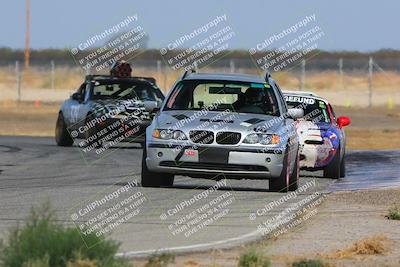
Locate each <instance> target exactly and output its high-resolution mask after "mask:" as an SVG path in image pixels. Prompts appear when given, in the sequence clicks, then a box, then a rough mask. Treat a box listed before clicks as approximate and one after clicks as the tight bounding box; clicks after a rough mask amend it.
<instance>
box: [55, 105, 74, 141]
mask: <svg viewBox="0 0 400 267" xmlns="http://www.w3.org/2000/svg"><path fill="white" fill-rule="evenodd" d="M55 139H56V143H57V145H58V146H72V144H73V143H74V139H72V137H71V135H70V134H69V132H68V129H67V125H66V123H65V120H64V116H63V115H62V113H61V112H60V113H59V114H58V118H57V123H56V132H55Z"/></svg>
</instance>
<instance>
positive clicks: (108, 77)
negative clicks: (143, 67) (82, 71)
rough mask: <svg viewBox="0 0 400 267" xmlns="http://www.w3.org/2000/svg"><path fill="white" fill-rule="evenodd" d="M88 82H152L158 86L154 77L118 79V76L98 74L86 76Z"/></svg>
mask: <svg viewBox="0 0 400 267" xmlns="http://www.w3.org/2000/svg"><path fill="white" fill-rule="evenodd" d="M85 80H86V81H92V80H142V81H147V82H150V83H152V84H154V85H156V79H154V78H153V77H141V76H131V77H124V78H121V77H117V76H112V75H101V74H96V75H93V74H91V75H86V77H85Z"/></svg>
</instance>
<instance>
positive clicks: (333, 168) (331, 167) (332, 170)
mask: <svg viewBox="0 0 400 267" xmlns="http://www.w3.org/2000/svg"><path fill="white" fill-rule="evenodd" d="M340 165H341V162H340V147H339V148H338V149H337V150H336V154H335V156H334V158H333V160H332V161H331V162H330V163H329V164H328V166H326V167H325V168H324V177H325V178H332V179H339V178H340V174H341V170H340Z"/></svg>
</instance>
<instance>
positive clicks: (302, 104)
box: [285, 95, 331, 123]
mask: <svg viewBox="0 0 400 267" xmlns="http://www.w3.org/2000/svg"><path fill="white" fill-rule="evenodd" d="M285 100H286V104H287V106H288V107H289V108H301V109H303V110H304V117H303V119H304V120H307V121H313V122H316V123H318V122H323V123H330V122H331V119H330V115H329V111H328V105H327V104H326V103H325V101H322V100H319V99H316V98H313V97H306V96H296V95H285Z"/></svg>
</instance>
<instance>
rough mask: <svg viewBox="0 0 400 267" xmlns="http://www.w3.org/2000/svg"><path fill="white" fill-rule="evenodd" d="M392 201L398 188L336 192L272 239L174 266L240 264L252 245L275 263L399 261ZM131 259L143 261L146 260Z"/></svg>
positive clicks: (398, 224) (399, 197) (182, 259)
mask: <svg viewBox="0 0 400 267" xmlns="http://www.w3.org/2000/svg"><path fill="white" fill-rule="evenodd" d="M394 203H396V204H397V205H399V204H400V189H398V190H373V191H358V192H340V193H332V194H330V195H329V196H328V197H327V198H326V200H325V201H324V202H323V204H322V205H320V206H319V207H318V208H317V209H318V212H317V213H316V214H315V215H313V216H312V217H311V218H309V219H308V220H307V222H305V223H303V224H301V225H299V226H297V227H296V228H294V229H292V230H291V231H289V232H288V233H285V234H283V235H280V236H278V237H277V238H275V239H274V240H266V241H264V242H259V243H256V244H252V245H249V246H245V247H238V248H235V249H231V250H226V251H211V252H208V253H195V254H189V255H181V256H176V257H175V262H174V263H173V264H170V266H190V267H197V266H238V260H239V256H240V255H241V254H242V253H243V252H245V251H247V250H248V249H249V248H255V249H256V250H257V251H259V253H260V254H262V255H264V256H266V257H269V258H270V259H271V263H272V265H271V266H291V263H293V262H294V261H297V260H301V259H320V260H322V261H323V262H324V263H325V264H328V265H327V266H360V267H361V266H363V267H364V266H366V267H368V266H371V267H372V266H393V267H394V266H400V231H399V228H400V221H395V220H389V219H387V218H386V217H385V215H387V211H388V207H390V206H391V205H393V204H394ZM355 243H356V245H355ZM362 253H371V254H362ZM133 263H134V264H135V266H144V265H145V263H146V260H135V261H133Z"/></svg>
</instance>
